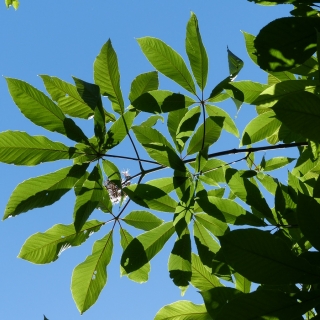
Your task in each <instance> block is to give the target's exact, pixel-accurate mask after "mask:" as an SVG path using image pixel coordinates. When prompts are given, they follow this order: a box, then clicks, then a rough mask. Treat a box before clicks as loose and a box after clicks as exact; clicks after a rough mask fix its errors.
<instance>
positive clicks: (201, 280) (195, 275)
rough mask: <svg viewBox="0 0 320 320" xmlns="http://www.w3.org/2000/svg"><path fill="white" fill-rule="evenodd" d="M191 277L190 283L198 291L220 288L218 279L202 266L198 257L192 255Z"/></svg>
mask: <svg viewBox="0 0 320 320" xmlns="http://www.w3.org/2000/svg"><path fill="white" fill-rule="evenodd" d="M191 261H192V264H191V266H192V277H191V281H190V283H191V284H192V285H193V286H194V287H195V288H197V289H199V290H200V291H206V290H210V289H212V288H215V287H222V286H223V285H222V284H221V283H220V281H219V279H218V278H217V277H216V276H214V275H212V274H211V273H210V272H209V271H208V269H207V268H206V267H205V266H204V265H203V264H202V262H201V260H200V258H199V256H197V255H196V254H194V253H192V254H191Z"/></svg>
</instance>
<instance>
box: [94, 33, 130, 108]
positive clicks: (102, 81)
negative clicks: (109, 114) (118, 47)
mask: <svg viewBox="0 0 320 320" xmlns="http://www.w3.org/2000/svg"><path fill="white" fill-rule="evenodd" d="M93 72H94V73H93V76H94V82H95V84H97V85H98V86H99V87H100V92H101V94H102V95H103V96H107V97H108V99H109V100H110V101H111V102H112V108H113V110H114V111H115V112H117V113H120V114H122V113H124V102H123V98H122V93H121V89H120V73H119V67H118V58H117V54H116V52H115V51H114V49H113V47H112V44H111V40H110V39H109V40H108V41H107V42H106V43H105V44H104V45H103V46H102V48H101V51H100V53H99V54H98V56H97V58H96V60H95V61H94V64H93Z"/></svg>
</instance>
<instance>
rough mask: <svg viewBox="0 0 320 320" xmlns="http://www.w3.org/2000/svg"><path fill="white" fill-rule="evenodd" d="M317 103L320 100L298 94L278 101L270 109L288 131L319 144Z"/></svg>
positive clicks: (319, 112)
mask: <svg viewBox="0 0 320 320" xmlns="http://www.w3.org/2000/svg"><path fill="white" fill-rule="evenodd" d="M319 103H320V99H319V98H318V97H317V96H316V95H314V94H312V93H309V92H299V93H295V94H292V95H289V96H287V97H286V98H284V99H281V100H279V101H278V102H277V103H276V104H275V105H274V106H273V108H272V109H273V111H274V112H275V114H276V117H277V118H278V119H279V120H280V121H282V122H283V123H284V124H285V125H286V126H287V127H288V128H289V129H290V130H292V131H293V132H295V133H298V134H301V135H302V136H304V137H306V138H308V139H311V140H314V141H316V142H319V141H320V136H319V130H318V128H319V125H320V110H319V108H318V105H319Z"/></svg>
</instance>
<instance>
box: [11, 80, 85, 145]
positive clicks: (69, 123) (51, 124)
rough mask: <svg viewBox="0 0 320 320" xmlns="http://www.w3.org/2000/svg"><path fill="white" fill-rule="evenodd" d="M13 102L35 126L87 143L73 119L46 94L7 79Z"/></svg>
mask: <svg viewBox="0 0 320 320" xmlns="http://www.w3.org/2000/svg"><path fill="white" fill-rule="evenodd" d="M6 80H7V84H8V88H9V92H10V94H11V96H12V99H13V101H14V102H15V104H16V105H17V106H18V108H19V109H20V111H21V112H22V113H23V115H24V116H25V117H26V118H28V119H29V120H31V121H32V122H33V123H34V124H36V125H38V126H41V127H43V128H45V129H47V130H49V131H52V132H58V133H61V134H63V135H65V136H67V137H68V138H69V139H71V140H74V141H76V142H83V143H87V141H88V138H87V137H86V136H85V134H84V133H83V132H82V130H81V129H80V128H79V127H78V126H77V125H76V124H75V122H74V121H73V120H72V119H69V118H66V117H65V115H64V114H63V112H62V111H61V109H60V108H59V107H58V106H57V105H56V104H55V103H54V102H53V101H52V100H50V99H49V98H48V97H47V96H46V95H45V94H44V93H42V92H41V91H39V90H38V89H36V88H34V87H33V86H31V85H30V84H28V83H26V82H24V81H21V80H18V79H13V78H6Z"/></svg>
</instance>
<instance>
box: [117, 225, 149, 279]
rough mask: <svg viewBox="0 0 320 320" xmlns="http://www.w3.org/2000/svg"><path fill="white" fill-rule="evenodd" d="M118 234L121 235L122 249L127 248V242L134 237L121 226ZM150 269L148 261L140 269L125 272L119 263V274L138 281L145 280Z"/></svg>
mask: <svg viewBox="0 0 320 320" xmlns="http://www.w3.org/2000/svg"><path fill="white" fill-rule="evenodd" d="M120 236H121V240H120V243H121V247H122V249H123V250H125V249H126V248H127V246H128V245H129V243H130V242H131V241H132V240H133V239H134V238H133V236H132V235H131V234H130V233H129V232H128V231H127V230H126V229H123V228H120ZM150 270H151V265H150V262H147V263H146V264H144V265H143V266H142V267H141V268H140V269H138V270H136V271H133V272H130V273H129V274H127V272H126V270H125V269H124V268H123V267H122V266H121V265H120V274H121V276H124V275H126V276H127V277H128V278H129V279H130V280H132V281H134V282H138V283H144V282H147V281H148V279H149V272H150Z"/></svg>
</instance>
